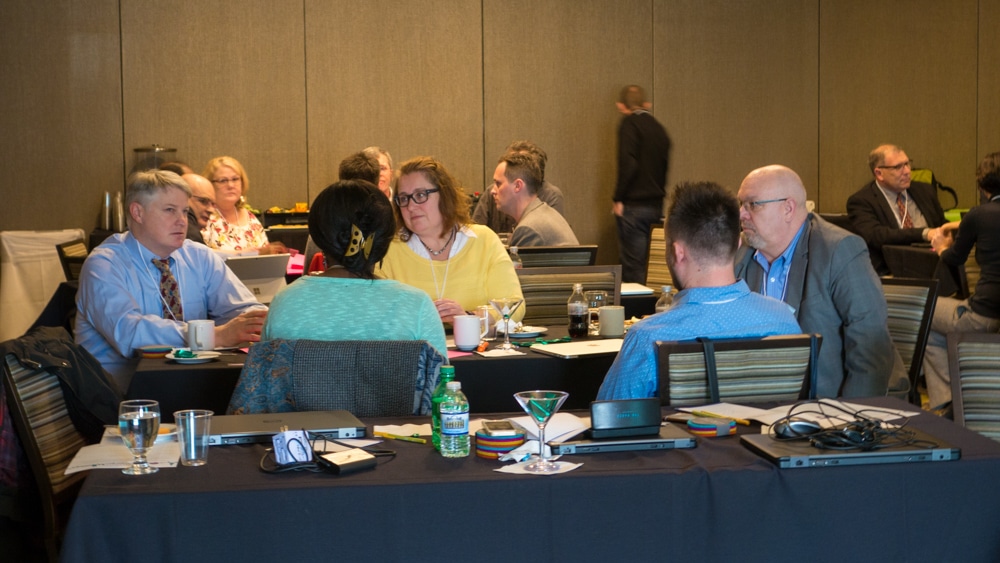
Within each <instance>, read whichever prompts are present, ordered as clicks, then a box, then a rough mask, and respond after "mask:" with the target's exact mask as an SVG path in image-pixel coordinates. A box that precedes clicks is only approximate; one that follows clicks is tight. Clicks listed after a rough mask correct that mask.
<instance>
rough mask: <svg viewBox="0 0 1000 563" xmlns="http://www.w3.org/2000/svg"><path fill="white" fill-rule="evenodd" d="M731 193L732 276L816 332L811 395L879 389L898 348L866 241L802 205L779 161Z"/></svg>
mask: <svg viewBox="0 0 1000 563" xmlns="http://www.w3.org/2000/svg"><path fill="white" fill-rule="evenodd" d="M737 196H738V197H739V200H740V204H741V210H740V222H741V224H742V227H743V235H744V238H745V241H746V244H744V245H743V247H742V248H740V252H739V254H737V257H736V276H737V277H738V278H741V279H744V280H746V282H747V285H749V286H750V289H752V290H753V291H757V292H759V293H763V294H764V295H770V296H772V297H776V298H779V299H781V300H782V301H784V302H785V303H788V304H789V305H791V307H792V308H793V309H795V315H796V317H797V319H798V321H799V325H800V326H801V327H802V332H806V333H819V334H822V335H823V344H822V347H821V349H820V357H819V378H818V383H817V390H816V391H817V396H819V397H838V396H842V397H874V396H882V395H885V394H886V391H887V389H888V384H889V379H890V375H891V374H892V373H893V368H894V366H895V365H897V364H896V363H895V361H896V358H898V356H899V355H898V353H896V351H895V348H894V347H893V343H892V340H891V338H890V336H889V328H888V324H887V318H888V313H887V310H886V303H885V297H884V296H883V293H882V286H881V284H880V283H879V280H878V277H877V276H876V275H875V271H874V270H873V269H872V265H871V262H870V260H869V259H868V250H867V248H866V247H865V242H864V241H863V240H861V238H860V237H858V236H856V235H853V234H851V233H849V232H847V231H845V230H843V229H841V228H839V227H836V226H834V225H832V224H830V223H828V222H826V221H824V220H823V219H821V218H820V217H818V216H816V215H813V214H812V213H809V212H808V211H807V210H806V207H805V203H806V190H805V187H804V186H803V185H802V180H801V179H800V178H799V175H798V174H796V173H795V172H794V171H793V170H791V169H790V168H787V167H785V166H780V165H772V166H765V167H764V168H758V169H757V170H754V171H752V172H750V174H749V175H747V177H746V178H745V179H744V180H743V183H742V184H741V185H740V189H739V193H738V194H737ZM900 365H901V362H900ZM898 376H899V375H898V374H897V377H898ZM893 380H894V381H895V378H893Z"/></svg>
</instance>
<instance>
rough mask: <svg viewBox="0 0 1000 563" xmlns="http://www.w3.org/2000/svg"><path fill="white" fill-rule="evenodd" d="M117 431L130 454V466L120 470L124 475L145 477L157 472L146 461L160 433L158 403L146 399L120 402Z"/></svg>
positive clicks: (157, 469) (155, 468) (156, 469)
mask: <svg viewBox="0 0 1000 563" xmlns="http://www.w3.org/2000/svg"><path fill="white" fill-rule="evenodd" d="M118 431H119V432H120V433H121V435H122V441H124V442H125V446H126V447H128V449H129V450H130V451H131V452H132V456H133V458H134V459H133V460H132V465H130V466H128V467H126V468H125V469H122V473H124V474H126V475H147V474H149V473H156V472H157V471H159V468H157V467H151V466H150V465H149V461H147V460H146V451H147V450H148V449H149V448H151V447H153V442H155V441H156V436H157V435H158V434H159V432H160V403H158V402H156V401H151V400H147V399H137V400H132V401H122V403H121V404H120V405H118Z"/></svg>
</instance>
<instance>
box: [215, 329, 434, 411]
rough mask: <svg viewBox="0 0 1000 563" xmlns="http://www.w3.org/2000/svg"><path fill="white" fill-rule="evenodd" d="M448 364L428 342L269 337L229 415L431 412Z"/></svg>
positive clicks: (247, 367)
mask: <svg viewBox="0 0 1000 563" xmlns="http://www.w3.org/2000/svg"><path fill="white" fill-rule="evenodd" d="M443 362H444V358H442V357H441V356H440V354H438V353H437V351H436V350H435V349H434V348H433V347H432V346H431V345H430V344H428V343H427V342H425V341H422V340H386V341H372V340H348V341H332V342H324V341H315V340H280V339H279V340H270V341H267V342H261V343H258V344H255V345H254V346H253V348H252V349H251V350H250V355H249V356H248V357H247V360H246V363H245V364H244V366H243V371H242V372H241V373H240V379H239V380H238V381H237V383H236V390H235V391H234V392H233V396H232V398H231V399H230V402H229V409H228V411H227V412H229V413H230V414H250V413H266V412H288V411H318V410H338V409H343V410H347V411H350V412H351V413H353V414H354V415H355V416H359V417H378V416H409V415H414V414H416V415H428V414H430V406H431V396H432V395H433V393H434V387H436V386H437V382H438V371H439V368H440V366H441V364H442V363H443Z"/></svg>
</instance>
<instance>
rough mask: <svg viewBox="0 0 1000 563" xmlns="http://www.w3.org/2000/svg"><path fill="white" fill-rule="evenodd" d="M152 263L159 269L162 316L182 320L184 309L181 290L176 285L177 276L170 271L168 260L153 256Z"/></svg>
mask: <svg viewBox="0 0 1000 563" xmlns="http://www.w3.org/2000/svg"><path fill="white" fill-rule="evenodd" d="M153 265H154V266H156V268H157V269H158V270H160V300H161V301H162V302H163V318H164V319H166V318H168V316H169V318H172V319H174V320H175V321H183V320H184V309H183V308H182V307H181V292H180V288H179V287H178V286H177V278H175V277H174V274H173V273H171V272H170V260H157V259H156V258H153Z"/></svg>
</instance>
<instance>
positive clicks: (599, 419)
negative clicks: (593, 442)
mask: <svg viewBox="0 0 1000 563" xmlns="http://www.w3.org/2000/svg"><path fill="white" fill-rule="evenodd" d="M659 433H660V399H658V398H656V397H652V398H648V399H624V400H618V401H594V402H592V403H590V436H591V437H592V438H595V439H598V440H599V439H602V438H624V437H628V436H647V435H651V434H659Z"/></svg>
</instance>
